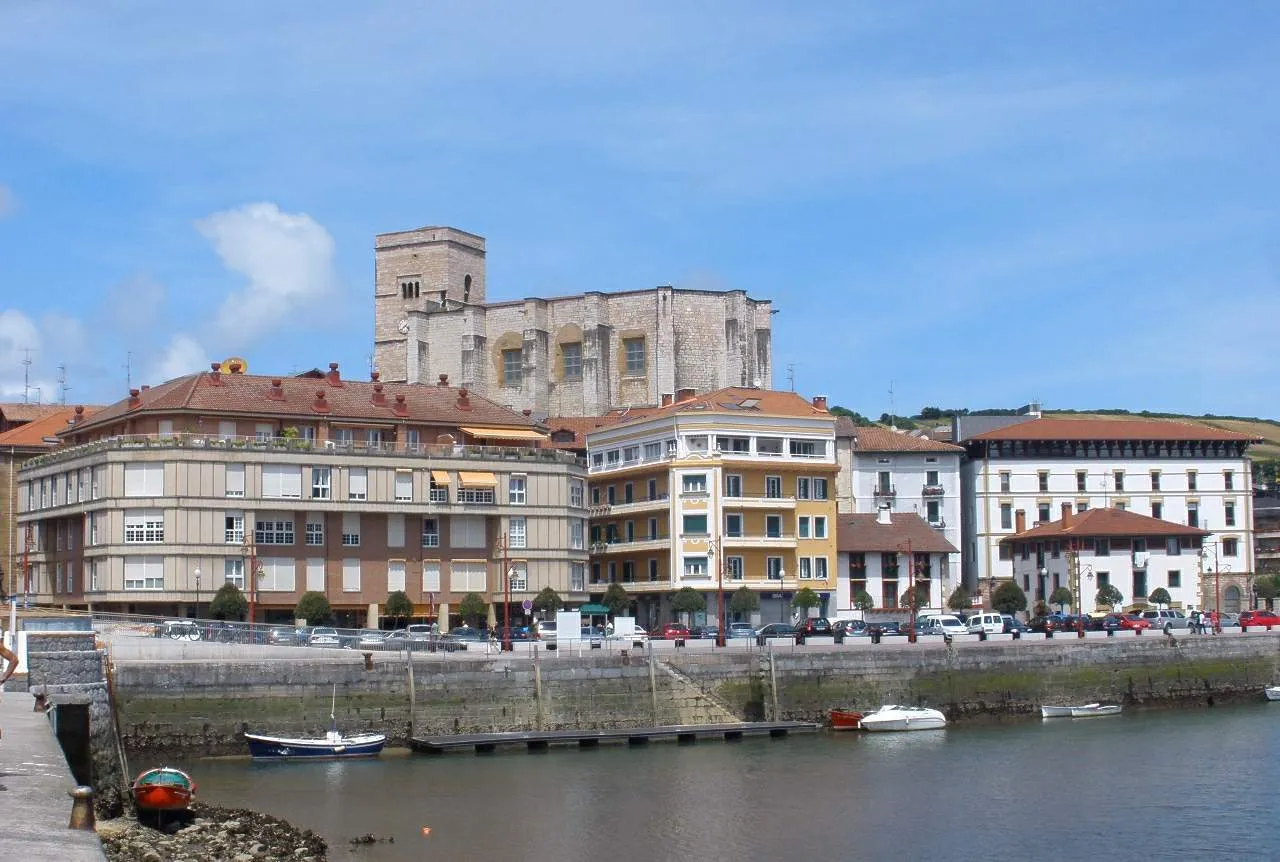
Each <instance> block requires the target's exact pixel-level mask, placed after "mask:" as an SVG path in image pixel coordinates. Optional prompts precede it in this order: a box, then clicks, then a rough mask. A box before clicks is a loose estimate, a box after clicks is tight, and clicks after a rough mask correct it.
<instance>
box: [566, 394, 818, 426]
mask: <svg viewBox="0 0 1280 862" xmlns="http://www.w3.org/2000/svg"><path fill="white" fill-rule="evenodd" d="M679 413H720V414H733V415H740V416H802V417H808V416H812V417H826V418H832V417H831V413H830V411H828V410H827V409H826V408H825V407H815V406H813V404H811V403H810V402H808V401H806V400H805V399H804V398H803V397H801V396H799V395H797V394H796V393H794V392H785V391H779V390H777V389H755V388H753V387H747V386H730V387H728V388H726V389H717V390H716V391H715V392H706V393H703V394H702V395H694V396H693V397H691V398H686V399H685V400H684V401H677V402H675V403H673V404H668V405H665V406H660V407H631V408H627V409H625V410H615V411H613V412H612V413H610V414H608V415H609V417H614V416H616V417H617V420H616V421H615V422H610V423H606V424H611V425H622V424H628V423H630V422H639V421H644V420H649V419H653V418H655V417H658V416H674V415H676V414H679ZM588 433H589V432H588Z"/></svg>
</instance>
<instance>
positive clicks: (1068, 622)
mask: <svg viewBox="0 0 1280 862" xmlns="http://www.w3.org/2000/svg"><path fill="white" fill-rule="evenodd" d="M1062 629H1063V630H1065V631H1069V632H1073V631H1077V630H1078V629H1084V630H1085V631H1087V632H1097V631H1102V620H1101V618H1099V617H1094V616H1090V615H1089V614H1066V615H1065V616H1063V618H1062ZM1054 630H1055V631H1057V630H1058V628H1057V626H1056V625H1055V626H1054Z"/></svg>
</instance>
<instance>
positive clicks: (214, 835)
mask: <svg viewBox="0 0 1280 862" xmlns="http://www.w3.org/2000/svg"><path fill="white" fill-rule="evenodd" d="M166 818H167V819H165V820H164V821H162V822H161V823H160V824H159V825H160V826H161V827H162V828H153V827H152V826H150V825H147V823H146V822H142V823H140V822H139V821H138V820H136V819H134V818H132V817H118V818H115V819H113V820H103V821H100V822H99V823H98V837H99V838H100V839H101V841H102V849H103V851H104V852H105V853H106V856H107V859H108V860H109V862H285V860H288V862H325V860H326V859H327V855H326V853H327V850H328V847H327V846H326V844H325V841H324V839H323V838H321V837H320V836H319V835H316V834H315V833H313V832H311V831H310V830H301V829H296V828H295V827H293V826H291V825H289V824H288V823H286V822H285V821H283V820H281V819H279V818H278V817H271V816H270V815H267V814H259V813H257V812H256V811H246V810H244V809H239V808H219V807H217V806H214V805H206V804H204V803H201V802H197V803H194V804H193V805H192V806H191V811H190V812H189V813H187V814H185V815H166Z"/></svg>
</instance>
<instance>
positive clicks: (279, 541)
mask: <svg viewBox="0 0 1280 862" xmlns="http://www.w3.org/2000/svg"><path fill="white" fill-rule="evenodd" d="M253 540H254V541H255V542H257V543H258V544H259V545H292V544H293V521H276V520H265V521H258V522H257V523H256V524H254V525H253Z"/></svg>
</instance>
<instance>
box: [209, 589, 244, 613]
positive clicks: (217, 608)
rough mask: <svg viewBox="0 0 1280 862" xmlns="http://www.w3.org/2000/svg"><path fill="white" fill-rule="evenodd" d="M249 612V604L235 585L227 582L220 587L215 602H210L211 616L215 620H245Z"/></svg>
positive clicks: (215, 595)
mask: <svg viewBox="0 0 1280 862" xmlns="http://www.w3.org/2000/svg"><path fill="white" fill-rule="evenodd" d="M248 612H249V602H248V601H247V600H246V599H245V597H244V593H242V592H240V588H239V587H237V586H236V585H235V584H233V583H231V582H230V581H227V582H226V583H225V584H223V585H222V586H220V587H218V592H216V593H214V596H213V601H211V602H209V616H211V617H213V618H214V619H215V620H243V619H244V617H245V614H247V613H248Z"/></svg>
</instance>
